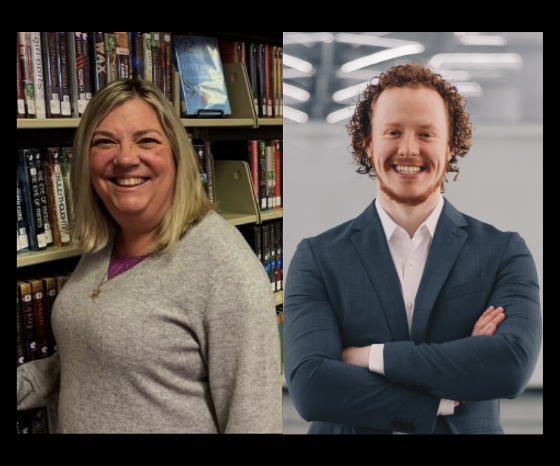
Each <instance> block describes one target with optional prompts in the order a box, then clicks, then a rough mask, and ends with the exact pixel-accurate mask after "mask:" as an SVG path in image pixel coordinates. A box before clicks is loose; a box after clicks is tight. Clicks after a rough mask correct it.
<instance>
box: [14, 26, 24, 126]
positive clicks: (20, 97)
mask: <svg viewBox="0 0 560 466" xmlns="http://www.w3.org/2000/svg"><path fill="white" fill-rule="evenodd" d="M16 36H17V117H18V118H25V84H24V82H23V69H22V65H21V56H20V47H21V46H20V43H19V32H18V33H16Z"/></svg>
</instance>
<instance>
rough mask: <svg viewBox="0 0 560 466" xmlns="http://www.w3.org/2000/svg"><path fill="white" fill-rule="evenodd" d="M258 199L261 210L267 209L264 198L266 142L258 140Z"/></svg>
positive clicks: (266, 202)
mask: <svg viewBox="0 0 560 466" xmlns="http://www.w3.org/2000/svg"><path fill="white" fill-rule="evenodd" d="M258 145H259V200H260V208H261V210H267V207H268V201H267V199H266V180H267V172H266V144H265V141H262V140H259V141H258Z"/></svg>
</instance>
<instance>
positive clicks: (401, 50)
mask: <svg viewBox="0 0 560 466" xmlns="http://www.w3.org/2000/svg"><path fill="white" fill-rule="evenodd" d="M423 51H424V46H423V45H422V44H418V43H416V44H410V45H402V46H401V47H395V48H392V49H387V50H383V51H382V52H377V53H374V54H372V55H368V56H367V57H361V58H358V59H357V60H352V61H351V62H348V63H346V64H344V65H342V67H341V68H340V69H341V70H342V71H344V72H345V73H349V72H351V71H354V70H358V69H360V68H365V67H366V66H369V65H374V64H375V63H380V62H382V61H386V60H391V59H392V58H396V57H402V56H403V55H412V54H415V53H422V52H423ZM285 56H286V55H284V57H285ZM284 61H285V60H284Z"/></svg>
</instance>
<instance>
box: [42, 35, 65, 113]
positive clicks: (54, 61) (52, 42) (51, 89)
mask: <svg viewBox="0 0 560 466" xmlns="http://www.w3.org/2000/svg"><path fill="white" fill-rule="evenodd" d="M40 34H41V44H42V47H41V48H42V53H43V71H44V74H45V101H46V108H47V117H48V118H59V117H60V116H61V109H60V70H59V56H58V46H57V43H56V32H41V33H40Z"/></svg>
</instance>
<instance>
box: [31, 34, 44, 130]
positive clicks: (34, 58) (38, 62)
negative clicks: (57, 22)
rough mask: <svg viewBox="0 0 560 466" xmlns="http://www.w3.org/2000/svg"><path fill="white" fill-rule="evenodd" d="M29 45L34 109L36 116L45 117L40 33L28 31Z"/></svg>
mask: <svg viewBox="0 0 560 466" xmlns="http://www.w3.org/2000/svg"><path fill="white" fill-rule="evenodd" d="M29 39H30V45H31V65H32V67H33V84H34V86H35V110H36V112H37V118H41V119H44V118H47V109H46V106H45V76H44V74H43V56H42V52H41V33H40V32H30V33H29Z"/></svg>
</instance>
